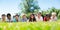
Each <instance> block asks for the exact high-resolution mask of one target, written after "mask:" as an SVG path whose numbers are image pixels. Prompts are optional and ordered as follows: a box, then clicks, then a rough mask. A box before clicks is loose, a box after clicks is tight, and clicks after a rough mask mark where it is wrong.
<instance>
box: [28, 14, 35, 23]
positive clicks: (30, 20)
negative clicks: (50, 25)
mask: <svg viewBox="0 0 60 30" xmlns="http://www.w3.org/2000/svg"><path fill="white" fill-rule="evenodd" d="M31 15H33V16H34V17H33V19H32V18H31ZM31 15H30V19H29V22H32V21H33V22H34V21H36V18H35V15H34V14H31Z"/></svg>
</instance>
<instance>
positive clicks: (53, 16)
mask: <svg viewBox="0 0 60 30" xmlns="http://www.w3.org/2000/svg"><path fill="white" fill-rule="evenodd" d="M56 20H57V16H56V13H55V12H53V13H52V15H51V20H50V21H56Z"/></svg>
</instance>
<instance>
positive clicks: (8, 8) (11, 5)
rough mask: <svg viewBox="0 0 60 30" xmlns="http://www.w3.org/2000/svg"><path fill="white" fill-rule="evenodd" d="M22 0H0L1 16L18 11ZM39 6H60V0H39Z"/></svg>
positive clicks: (43, 7) (45, 7)
mask: <svg viewBox="0 0 60 30" xmlns="http://www.w3.org/2000/svg"><path fill="white" fill-rule="evenodd" d="M20 2H21V0H0V17H1V15H2V14H7V13H11V14H12V15H14V13H18V12H19V11H20V9H18V5H19V3H20ZM38 5H39V7H40V8H41V9H42V10H43V9H45V10H46V9H48V8H51V7H55V8H58V9H59V8H60V0H38Z"/></svg>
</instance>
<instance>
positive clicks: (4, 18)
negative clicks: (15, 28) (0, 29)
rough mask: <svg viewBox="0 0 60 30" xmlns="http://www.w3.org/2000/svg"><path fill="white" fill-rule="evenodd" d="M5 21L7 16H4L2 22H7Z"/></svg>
mask: <svg viewBox="0 0 60 30" xmlns="http://www.w3.org/2000/svg"><path fill="white" fill-rule="evenodd" d="M5 21H6V15H5V14H2V22H5Z"/></svg>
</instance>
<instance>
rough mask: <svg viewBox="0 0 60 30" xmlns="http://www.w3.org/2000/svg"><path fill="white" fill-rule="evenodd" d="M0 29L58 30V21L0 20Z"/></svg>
mask: <svg viewBox="0 0 60 30" xmlns="http://www.w3.org/2000/svg"><path fill="white" fill-rule="evenodd" d="M0 30H60V21H53V22H13V23H5V22H0Z"/></svg>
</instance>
